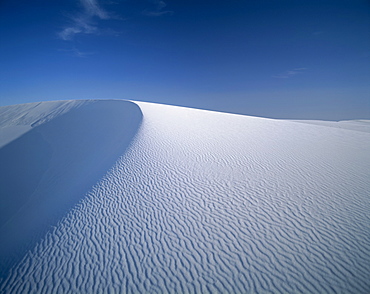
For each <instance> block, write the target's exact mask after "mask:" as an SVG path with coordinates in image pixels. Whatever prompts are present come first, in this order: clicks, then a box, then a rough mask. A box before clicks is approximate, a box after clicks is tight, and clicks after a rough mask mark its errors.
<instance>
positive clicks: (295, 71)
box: [273, 67, 307, 79]
mask: <svg viewBox="0 0 370 294" xmlns="http://www.w3.org/2000/svg"><path fill="white" fill-rule="evenodd" d="M305 70H307V68H305V67H300V68H295V69H292V70H287V71H285V72H282V73H280V74H278V75H275V76H273V78H277V79H289V78H291V77H294V76H296V75H298V74H301V73H302V72H304V71H305Z"/></svg>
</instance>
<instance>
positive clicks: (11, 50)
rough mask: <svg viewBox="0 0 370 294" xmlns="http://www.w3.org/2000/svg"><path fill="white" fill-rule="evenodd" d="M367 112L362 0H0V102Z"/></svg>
mask: <svg viewBox="0 0 370 294" xmlns="http://www.w3.org/2000/svg"><path fill="white" fill-rule="evenodd" d="M89 98H94V99H95V98H103V99H105V98H107V99H108V98H115V99H131V100H142V101H149V102H159V103H166V104H175V105H182V106H190V107H195V108H204V109H212V110H219V111H226V112H234V113H242V114H249V115H257V116H265V117H274V118H319V119H334V120H335V119H337V120H339V119H356V118H357V119H358V118H368V119H370V1H368V0H363V1H360V0H347V1H345V0H336V1H326V0H320V1H314V0H295V1H284V0H275V1H264V0H258V1H247V0H245V1H242V0H240V1H226V0H225V1H215V0H212V1H208V0H206V1H203V0H197V1H193V0H187V1H176V0H165V1H159V0H122V1H119V0H112V1H111V0H53V1H50V0H19V1H14V0H1V1H0V105H9V104H18V103H26V102H35V101H44V100H65V99H89Z"/></svg>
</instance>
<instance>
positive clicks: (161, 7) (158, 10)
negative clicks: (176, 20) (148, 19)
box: [143, 0, 173, 16]
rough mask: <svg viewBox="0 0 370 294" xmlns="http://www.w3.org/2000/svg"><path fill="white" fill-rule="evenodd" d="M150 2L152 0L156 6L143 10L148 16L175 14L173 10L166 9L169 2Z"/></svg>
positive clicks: (159, 0)
mask: <svg viewBox="0 0 370 294" xmlns="http://www.w3.org/2000/svg"><path fill="white" fill-rule="evenodd" d="M150 2H152V3H153V4H154V5H155V7H154V9H151V10H149V9H146V10H144V11H143V14H144V15H147V16H162V15H166V14H173V11H171V10H165V8H166V6H167V4H166V3H165V2H164V1H161V0H151V1H150Z"/></svg>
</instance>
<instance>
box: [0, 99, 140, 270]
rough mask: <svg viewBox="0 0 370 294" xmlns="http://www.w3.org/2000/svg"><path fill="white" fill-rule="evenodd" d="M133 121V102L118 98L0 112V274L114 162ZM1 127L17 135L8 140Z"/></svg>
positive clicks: (126, 141) (137, 112) (136, 114)
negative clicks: (1, 238) (0, 139)
mask: <svg viewBox="0 0 370 294" xmlns="http://www.w3.org/2000/svg"><path fill="white" fill-rule="evenodd" d="M12 114H13V115H12ZM141 116H142V115H141V111H140V109H139V108H138V107H137V106H136V105H135V104H133V103H131V102H123V101H100V102H99V103H97V102H95V101H64V102H47V103H31V104H25V105H16V106H9V107H2V108H0V121H1V122H2V124H1V126H2V128H1V129H0V134H2V133H3V130H5V133H6V136H4V137H3V136H1V137H2V142H3V145H4V146H3V147H2V148H1V149H0V162H1V165H0V194H1V198H0V234H1V236H4V237H3V238H4V239H5V240H4V241H3V242H1V244H0V262H1V264H2V267H1V272H0V273H1V275H5V274H6V272H7V271H8V269H9V266H11V265H12V264H13V263H14V262H15V261H16V260H17V259H19V258H20V257H22V255H23V254H24V253H25V251H26V250H28V249H29V248H30V246H29V245H30V244H33V245H36V242H37V241H38V240H39V239H40V236H42V235H44V234H45V232H46V231H47V230H49V229H50V226H51V225H56V224H57V222H58V221H59V220H60V219H61V218H62V217H63V216H64V215H65V214H66V213H67V212H68V211H69V210H70V209H71V208H72V207H73V206H74V205H75V204H77V203H78V202H79V201H80V200H81V199H82V198H83V196H84V194H85V193H87V192H88V191H89V189H90V188H91V187H92V186H93V185H94V184H95V183H96V182H97V181H98V180H99V179H100V178H101V177H102V176H103V175H104V174H105V173H106V171H107V169H109V168H110V167H111V166H112V165H113V164H114V162H115V161H116V160H117V157H119V156H120V154H121V153H122V151H124V150H125V148H127V146H128V144H129V143H130V142H131V139H132V137H133V136H134V134H135V132H136V131H137V129H138V127H139V125H140V122H141ZM9 129H16V130H20V131H21V132H14V134H15V135H14V136H13V137H9V136H8V135H7V134H8V133H9ZM24 130H26V132H24ZM5 139H7V141H5ZM18 261H19V260H18Z"/></svg>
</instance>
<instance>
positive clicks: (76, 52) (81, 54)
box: [59, 47, 95, 58]
mask: <svg viewBox="0 0 370 294" xmlns="http://www.w3.org/2000/svg"><path fill="white" fill-rule="evenodd" d="M59 51H62V52H65V53H67V54H68V55H70V56H74V57H80V58H85V57H88V56H90V55H94V54H95V53H94V52H83V51H80V50H78V49H77V48H75V47H73V48H71V49H59Z"/></svg>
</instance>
